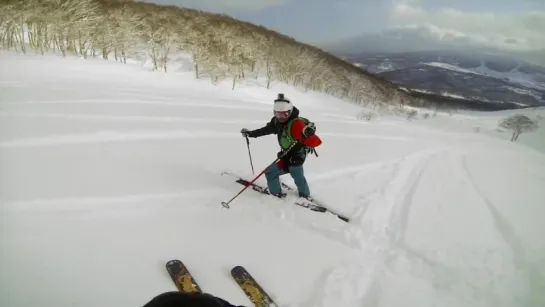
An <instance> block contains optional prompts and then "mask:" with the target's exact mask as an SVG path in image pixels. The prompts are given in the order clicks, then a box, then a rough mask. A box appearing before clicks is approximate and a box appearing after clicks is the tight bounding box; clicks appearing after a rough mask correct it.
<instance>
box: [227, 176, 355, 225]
mask: <svg viewBox="0 0 545 307" xmlns="http://www.w3.org/2000/svg"><path fill="white" fill-rule="evenodd" d="M221 175H229V176H232V177H234V178H235V182H237V183H239V184H241V185H243V186H247V185H249V184H250V182H251V181H249V180H246V179H244V178H242V177H241V176H238V175H236V174H233V173H230V172H222V173H221ZM281 186H282V188H284V189H286V190H288V191H290V192H295V190H294V189H293V188H292V187H290V186H288V185H287V184H285V183H283V182H282V183H281ZM251 187H252V190H254V191H256V192H258V193H261V194H264V195H270V196H273V197H278V196H276V195H272V194H271V193H269V190H268V188H266V187H263V186H261V185H259V184H256V183H252V184H251ZM294 204H295V205H297V206H300V207H303V208H307V209H310V210H312V211H316V212H322V213H331V214H333V215H335V216H337V217H338V218H339V219H341V220H343V221H345V222H347V223H348V222H349V221H350V220H349V219H348V218H347V217H345V216H342V215H340V214H337V213H335V212H332V211H330V210H329V209H327V208H326V207H325V206H323V205H321V204H319V203H318V202H317V201H316V200H315V199H313V198H311V197H309V198H303V197H301V200H296V201H295V202H294Z"/></svg>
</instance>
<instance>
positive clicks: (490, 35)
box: [390, 1, 545, 50]
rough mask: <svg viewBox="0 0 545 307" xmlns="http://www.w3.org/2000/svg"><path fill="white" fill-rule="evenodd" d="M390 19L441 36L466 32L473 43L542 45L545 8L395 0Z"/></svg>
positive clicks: (512, 46)
mask: <svg viewBox="0 0 545 307" xmlns="http://www.w3.org/2000/svg"><path fill="white" fill-rule="evenodd" d="M390 19H391V21H392V23H393V24H394V25H397V26H406V25H411V24H412V25H419V26H422V29H425V30H426V31H430V32H431V33H435V34H437V37H438V38H440V39H445V37H448V36H452V35H454V36H456V37H461V36H465V37H467V40H468V41H469V42H472V43H473V44H476V45H481V46H486V47H495V48H501V49H506V50H536V49H543V48H545V31H543V29H545V11H541V12H523V13H519V14H515V13H510V14H500V13H493V12H466V11H461V10H456V9H451V8H443V9H440V10H437V11H427V10H425V9H423V8H422V7H421V6H420V5H419V2H418V1H396V2H395V3H394V5H393V7H392V9H391V11H390Z"/></svg>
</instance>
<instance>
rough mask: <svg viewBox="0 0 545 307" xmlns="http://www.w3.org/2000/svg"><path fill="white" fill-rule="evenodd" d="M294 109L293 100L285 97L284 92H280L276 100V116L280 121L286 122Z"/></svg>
mask: <svg viewBox="0 0 545 307" xmlns="http://www.w3.org/2000/svg"><path fill="white" fill-rule="evenodd" d="M292 111H293V105H292V104H291V101H290V100H289V99H288V98H286V97H284V94H282V93H279V94H278V97H277V98H276V99H275V100H274V116H275V117H276V119H278V120H279V121H280V122H285V121H286V120H287V119H288V118H289V117H290V115H291V112H292Z"/></svg>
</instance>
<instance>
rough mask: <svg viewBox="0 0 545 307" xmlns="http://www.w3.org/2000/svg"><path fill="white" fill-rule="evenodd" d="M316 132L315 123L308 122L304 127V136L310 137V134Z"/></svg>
mask: <svg viewBox="0 0 545 307" xmlns="http://www.w3.org/2000/svg"><path fill="white" fill-rule="evenodd" d="M315 132H316V125H315V124H314V123H312V122H311V123H308V124H307V125H306V126H305V128H303V136H304V137H306V138H308V137H309V136H312V135H314V133H315Z"/></svg>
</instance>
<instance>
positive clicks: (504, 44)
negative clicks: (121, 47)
mask: <svg viewBox="0 0 545 307" xmlns="http://www.w3.org/2000/svg"><path fill="white" fill-rule="evenodd" d="M146 1H149V2H156V3H162V4H176V5H180V6H184V7H191V8H199V9H202V10H206V11H212V12H222V13H227V14H229V15H231V16H233V17H235V18H239V19H242V20H246V21H249V22H252V23H256V24H262V25H264V26H266V27H268V28H272V29H274V30H277V31H279V32H282V33H285V34H287V35H290V36H292V37H294V38H296V39H298V40H301V41H304V42H309V43H322V42H329V41H337V40H340V39H343V38H346V37H351V36H355V35H358V34H361V33H363V32H377V31H381V30H384V29H387V28H391V27H408V26H413V27H414V26H421V27H423V28H424V29H427V30H426V31H429V32H431V33H432V34H434V35H436V36H437V37H438V38H439V39H440V38H442V37H449V36H450V37H452V36H454V37H458V38H459V37H463V38H465V39H468V40H471V41H473V42H476V43H481V44H483V45H488V46H494V47H499V48H506V49H512V50H532V49H542V48H545V0H146Z"/></svg>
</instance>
